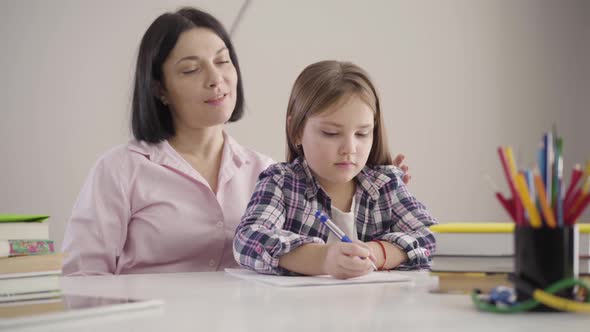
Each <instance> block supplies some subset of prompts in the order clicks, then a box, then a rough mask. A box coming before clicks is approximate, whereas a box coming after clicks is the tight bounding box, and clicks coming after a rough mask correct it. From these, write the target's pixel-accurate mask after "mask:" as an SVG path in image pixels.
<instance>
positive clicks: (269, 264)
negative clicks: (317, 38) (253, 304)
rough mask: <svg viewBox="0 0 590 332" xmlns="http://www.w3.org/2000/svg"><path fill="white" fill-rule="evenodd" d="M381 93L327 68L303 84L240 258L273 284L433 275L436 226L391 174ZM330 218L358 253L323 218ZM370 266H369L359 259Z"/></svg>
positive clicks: (341, 69) (305, 76)
mask: <svg viewBox="0 0 590 332" xmlns="http://www.w3.org/2000/svg"><path fill="white" fill-rule="evenodd" d="M384 129H385V128H384V124H383V119H382V115H381V110H380V107H379V99H378V96H377V93H376V90H375V88H374V86H373V84H372V83H371V81H370V79H369V77H368V75H367V74H366V72H365V71H363V70H362V69H361V68H359V67H357V66H355V65H354V64H351V63H347V62H338V61H322V62H318V63H315V64H312V65H310V66H308V67H307V68H305V70H303V72H302V73H301V74H300V75H299V77H298V78H297V80H296V81H295V84H294V86H293V90H292V92H291V97H290V100H289V105H288V108H287V145H288V152H287V160H288V163H280V164H275V165H272V166H270V167H269V168H267V169H266V170H265V171H264V172H263V173H262V174H261V175H260V177H259V179H258V182H257V184H256V187H255V191H254V194H253V196H252V198H251V200H250V203H249V204H248V208H247V210H246V213H245V215H244V216H243V217H242V221H241V223H240V225H239V226H238V228H237V230H236V236H235V238H234V256H235V258H236V261H237V262H238V263H239V264H240V265H241V266H243V267H246V268H248V269H252V270H254V271H256V272H260V273H267V274H279V275H283V274H304V275H319V274H329V275H332V276H334V277H336V278H351V277H357V276H361V275H364V274H366V273H368V272H370V271H371V263H370V261H369V259H371V260H372V261H373V262H374V263H375V265H376V266H378V267H379V268H380V269H383V270H389V269H393V268H399V269H423V268H426V269H427V268H429V267H430V263H431V259H430V255H431V253H432V252H433V250H434V248H435V239H434V237H433V235H432V233H431V232H430V231H429V229H428V226H430V225H433V224H435V220H434V219H433V218H432V216H431V215H430V214H429V213H428V211H426V208H425V207H424V205H422V204H421V203H420V202H418V201H417V200H416V199H415V198H414V197H413V196H412V195H411V194H410V193H409V192H408V191H407V189H406V186H405V185H404V183H403V181H402V176H403V173H402V172H401V171H400V170H399V169H398V168H396V167H395V166H393V165H392V158H391V155H390V153H389V151H388V148H387V143H386V142H387V140H386V135H385V130H384ZM316 211H321V212H322V213H324V214H326V215H328V216H330V218H331V219H332V220H333V221H334V223H335V224H336V225H338V226H339V227H340V228H341V229H342V230H343V231H344V233H346V234H347V235H348V236H349V237H351V238H353V240H354V242H353V243H345V242H340V241H338V239H337V238H335V237H334V236H333V235H332V234H330V233H329V230H328V229H327V228H326V227H325V226H324V225H323V224H322V223H321V222H320V221H319V220H318V219H317V218H316V217H315V213H316ZM359 258H369V259H359Z"/></svg>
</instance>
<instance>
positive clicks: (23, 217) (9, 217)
mask: <svg viewBox="0 0 590 332" xmlns="http://www.w3.org/2000/svg"><path fill="white" fill-rule="evenodd" d="M47 218H49V216H46V215H41V214H0V223H4V222H42V221H43V220H45V219H47Z"/></svg>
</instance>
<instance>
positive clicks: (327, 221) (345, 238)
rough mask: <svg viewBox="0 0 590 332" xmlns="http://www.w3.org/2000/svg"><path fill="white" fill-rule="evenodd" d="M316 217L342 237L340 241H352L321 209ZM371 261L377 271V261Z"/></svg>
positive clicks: (339, 237) (337, 235)
mask: <svg viewBox="0 0 590 332" xmlns="http://www.w3.org/2000/svg"><path fill="white" fill-rule="evenodd" d="M315 217H316V218H318V219H319V220H320V221H321V222H322V224H324V225H326V227H328V229H329V230H330V231H331V232H332V233H334V235H336V237H338V239H340V241H342V242H348V243H352V240H351V239H350V238H349V237H348V235H346V234H344V232H343V231H342V230H341V229H340V228H338V226H336V224H334V223H333V222H332V220H330V218H328V216H326V215H323V214H322V212H321V211H318V212H316V213H315ZM361 259H365V258H364V257H361ZM369 263H371V266H372V267H373V269H374V270H375V271H377V266H375V263H373V261H372V260H369Z"/></svg>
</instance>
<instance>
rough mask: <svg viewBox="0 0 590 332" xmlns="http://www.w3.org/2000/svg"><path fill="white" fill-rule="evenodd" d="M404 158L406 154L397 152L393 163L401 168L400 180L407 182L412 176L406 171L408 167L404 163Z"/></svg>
mask: <svg viewBox="0 0 590 332" xmlns="http://www.w3.org/2000/svg"><path fill="white" fill-rule="evenodd" d="M404 159H406V156H404V155H403V154H401V153H400V154H398V155H397V156H395V158H394V159H393V165H394V166H397V167H399V169H401V170H402V171H403V172H404V176H403V178H402V181H404V183H405V184H408V182H410V179H412V176H411V175H410V173H409V172H408V170H409V169H410V168H409V167H408V166H407V165H405V164H404Z"/></svg>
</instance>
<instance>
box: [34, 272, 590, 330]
mask: <svg viewBox="0 0 590 332" xmlns="http://www.w3.org/2000/svg"><path fill="white" fill-rule="evenodd" d="M407 273H409V275H410V276H412V278H413V279H414V281H412V282H400V283H389V284H363V285H343V286H326V287H303V288H279V287H274V286H269V285H265V284H260V283H257V282H254V281H249V280H241V279H237V278H234V277H232V276H229V275H226V274H224V273H223V272H214V273H174V274H152V275H122V276H107V277H64V278H62V280H61V281H62V288H63V291H64V292H65V293H70V294H80V295H100V296H111V297H134V298H146V299H161V300H163V301H164V302H165V305H164V307H163V310H160V311H155V312H145V313H139V314H120V315H116V316H106V317H99V318H94V319H90V320H82V321H78V322H74V323H72V322H69V323H58V324H56V325H55V324H54V325H48V326H45V327H37V328H32V329H29V330H38V331H53V330H55V331H64V332H67V331H76V332H81V331H112V332H116V331H126V332H129V331H138V332H148V331H167V332H181V331H191V332H192V331H208V332H209V331H231V332H237V331H323V332H327V331H339V332H340V331H388V332H392V331H440V330H447V331H494V332H506V331H518V332H525V331H527V332H528V331H535V332H540V331H551V332H556V331H565V332H573V331H590V315H584V314H570V313H544V314H542V313H527V314H518V315H498V314H490V313H482V312H478V311H477V310H476V309H475V308H474V306H473V305H472V304H471V301H470V298H469V297H468V296H466V295H448V294H431V293H429V292H428V288H429V287H432V283H433V282H435V279H433V278H432V277H429V276H428V274H427V273H424V272H407Z"/></svg>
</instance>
